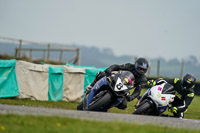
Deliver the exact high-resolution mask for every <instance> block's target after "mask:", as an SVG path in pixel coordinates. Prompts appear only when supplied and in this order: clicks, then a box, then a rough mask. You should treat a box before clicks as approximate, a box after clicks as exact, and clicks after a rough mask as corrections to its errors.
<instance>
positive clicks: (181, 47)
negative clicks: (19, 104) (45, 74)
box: [0, 0, 200, 80]
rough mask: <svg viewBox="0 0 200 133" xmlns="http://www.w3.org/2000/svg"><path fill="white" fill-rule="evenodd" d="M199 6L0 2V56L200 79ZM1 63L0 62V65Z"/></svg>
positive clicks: (130, 1)
mask: <svg viewBox="0 0 200 133" xmlns="http://www.w3.org/2000/svg"><path fill="white" fill-rule="evenodd" d="M199 5H200V1H199V0H192V1H188V0H168V1H165V0H151V1H149V0H124V1H121V0H109V1H107V0H97V1H93V0H84V1H81V0H57V1H55V0H43V1H39V0H34V1H27V0H18V1H12V0H6V1H5V0H0V18H1V21H0V55H9V56H13V57H16V58H19V57H26V58H27V59H28V60H29V61H34V60H38V59H41V60H53V61H57V62H62V63H64V64H65V63H67V62H70V63H74V64H77V65H83V66H95V67H98V68H99V67H108V66H110V65H112V64H123V63H128V62H130V63H134V61H135V59H137V58H139V57H145V58H147V60H148V61H149V62H150V66H151V67H150V69H149V71H148V73H147V75H148V76H163V77H180V78H181V77H182V76H183V75H184V74H186V73H192V74H193V75H195V76H196V77H197V79H198V80H199V79H200V73H199V70H200V54H199V49H200V45H199V43H200V38H199V34H200V26H199V23H200V13H199V12H200V8H199ZM3 58H5V56H2V57H1V59H3Z"/></svg>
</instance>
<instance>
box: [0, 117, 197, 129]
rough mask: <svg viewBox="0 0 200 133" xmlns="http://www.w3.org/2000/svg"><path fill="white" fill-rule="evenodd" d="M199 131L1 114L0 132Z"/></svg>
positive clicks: (124, 123) (148, 125)
mask: <svg viewBox="0 0 200 133" xmlns="http://www.w3.org/2000/svg"><path fill="white" fill-rule="evenodd" d="M14 132H15V133H172V132H175V133H199V132H200V130H191V129H178V128H170V127H163V126H156V125H150V124H146V125H139V124H134V123H126V122H115V121H113V122H97V121H88V120H79V119H72V118H66V117H65V118H64V117H55V116H54V117H50V116H31V115H25V116H24V115H23V116H19V115H12V114H9V115H1V114H0V133H14Z"/></svg>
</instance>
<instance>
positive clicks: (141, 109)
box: [133, 101, 151, 115]
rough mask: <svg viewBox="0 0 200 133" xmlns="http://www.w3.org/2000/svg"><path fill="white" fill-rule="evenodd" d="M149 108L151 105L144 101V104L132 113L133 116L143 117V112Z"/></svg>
mask: <svg viewBox="0 0 200 133" xmlns="http://www.w3.org/2000/svg"><path fill="white" fill-rule="evenodd" d="M150 107H151V104H150V103H149V102H148V101H146V102H145V103H143V104H142V105H141V106H139V107H138V108H137V109H136V110H135V112H133V114H137V115H145V112H146V111H147V110H148V109H149V108H150Z"/></svg>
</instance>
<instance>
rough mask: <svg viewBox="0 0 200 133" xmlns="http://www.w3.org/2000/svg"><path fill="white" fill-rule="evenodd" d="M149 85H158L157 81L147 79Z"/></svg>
mask: <svg viewBox="0 0 200 133" xmlns="http://www.w3.org/2000/svg"><path fill="white" fill-rule="evenodd" d="M147 85H151V86H154V85H156V81H154V80H148V81H147Z"/></svg>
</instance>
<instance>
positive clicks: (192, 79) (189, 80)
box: [183, 74, 196, 89]
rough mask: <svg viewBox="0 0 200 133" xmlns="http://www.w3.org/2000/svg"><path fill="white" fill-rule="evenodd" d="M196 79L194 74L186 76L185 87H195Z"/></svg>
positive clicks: (184, 78)
mask: <svg viewBox="0 0 200 133" xmlns="http://www.w3.org/2000/svg"><path fill="white" fill-rule="evenodd" d="M195 81H196V78H195V77H194V76H193V75H192V74H186V75H185V76H184V77H183V87H186V88H187V89H190V88H192V87H193V86H194V84H195Z"/></svg>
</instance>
